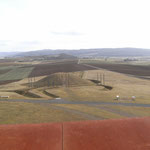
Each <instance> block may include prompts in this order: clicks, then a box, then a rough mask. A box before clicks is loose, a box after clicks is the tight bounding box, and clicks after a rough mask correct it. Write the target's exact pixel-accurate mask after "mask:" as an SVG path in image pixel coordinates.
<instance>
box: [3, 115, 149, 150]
mask: <svg viewBox="0 0 150 150" xmlns="http://www.w3.org/2000/svg"><path fill="white" fill-rule="evenodd" d="M0 150H150V117H149V118H134V119H120V120H103V121H83V122H68V123H67V122H66V123H52V124H30V125H1V126H0Z"/></svg>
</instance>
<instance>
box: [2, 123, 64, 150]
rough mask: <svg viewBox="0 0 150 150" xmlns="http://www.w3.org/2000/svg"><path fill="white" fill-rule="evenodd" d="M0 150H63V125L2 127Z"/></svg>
mask: <svg viewBox="0 0 150 150" xmlns="http://www.w3.org/2000/svg"><path fill="white" fill-rule="evenodd" d="M0 150H62V124H35V125H33V124H31V125H6V126H4V125H2V126H0Z"/></svg>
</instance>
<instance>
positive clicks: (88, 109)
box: [55, 104, 122, 119]
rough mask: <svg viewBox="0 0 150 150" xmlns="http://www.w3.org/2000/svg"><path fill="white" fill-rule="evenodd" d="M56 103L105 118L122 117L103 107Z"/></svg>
mask: <svg viewBox="0 0 150 150" xmlns="http://www.w3.org/2000/svg"><path fill="white" fill-rule="evenodd" d="M55 105H56V106H61V107H65V108H69V109H73V110H77V111H80V112H84V113H87V114H90V115H93V116H96V117H100V118H103V119H113V118H122V116H120V115H118V114H116V113H112V112H108V111H106V110H103V109H98V108H95V107H90V106H87V105H83V104H55Z"/></svg>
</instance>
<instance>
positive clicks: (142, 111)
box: [103, 105, 150, 117]
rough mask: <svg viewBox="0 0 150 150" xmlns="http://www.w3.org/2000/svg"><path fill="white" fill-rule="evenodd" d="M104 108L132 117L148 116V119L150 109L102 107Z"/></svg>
mask: <svg viewBox="0 0 150 150" xmlns="http://www.w3.org/2000/svg"><path fill="white" fill-rule="evenodd" d="M103 106H105V107H106V108H108V109H109V108H110V109H111V108H113V109H116V110H118V111H123V112H126V113H129V114H132V115H135V116H137V117H146V116H149V117H150V108H148V107H135V106H134V107H131V106H114V105H109V106H108V105H107V106H106V105H103Z"/></svg>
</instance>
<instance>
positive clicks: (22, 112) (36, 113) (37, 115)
mask: <svg viewBox="0 0 150 150" xmlns="http://www.w3.org/2000/svg"><path fill="white" fill-rule="evenodd" d="M71 120H72V121H73V120H74V121H75V120H85V119H84V118H83V117H81V116H80V115H77V114H72V113H68V112H65V111H63V110H59V109H55V108H53V107H52V106H50V105H48V104H46V105H40V104H31V103H8V102H0V124H20V123H21V124H22V123H44V122H60V121H71Z"/></svg>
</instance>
